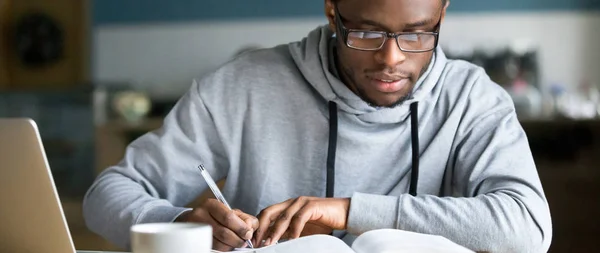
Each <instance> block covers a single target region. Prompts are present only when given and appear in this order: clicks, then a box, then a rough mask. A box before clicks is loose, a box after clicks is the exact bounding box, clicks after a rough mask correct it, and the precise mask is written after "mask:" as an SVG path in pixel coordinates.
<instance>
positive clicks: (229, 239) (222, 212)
mask: <svg viewBox="0 0 600 253" xmlns="http://www.w3.org/2000/svg"><path fill="white" fill-rule="evenodd" d="M175 221H176V222H201V223H206V224H210V225H211V226H212V228H213V249H214V250H218V251H231V250H233V249H234V248H243V247H245V246H246V245H245V241H244V240H246V239H247V240H252V234H253V233H254V231H255V230H256V229H257V228H258V219H257V218H256V217H254V216H252V215H249V214H246V213H243V212H242V211H240V210H233V211H231V210H229V209H227V207H226V206H225V205H223V204H222V203H221V202H219V201H218V200H216V199H208V200H207V201H206V202H204V204H202V206H201V207H197V208H194V210H192V211H190V212H186V213H184V214H182V215H180V216H179V217H178V218H177V220H175Z"/></svg>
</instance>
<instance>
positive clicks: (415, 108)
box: [325, 101, 419, 198]
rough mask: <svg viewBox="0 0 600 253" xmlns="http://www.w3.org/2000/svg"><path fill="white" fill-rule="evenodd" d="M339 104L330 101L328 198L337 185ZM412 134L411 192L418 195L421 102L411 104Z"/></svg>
mask: <svg viewBox="0 0 600 253" xmlns="http://www.w3.org/2000/svg"><path fill="white" fill-rule="evenodd" d="M337 111H338V109H337V104H336V103H335V102H333V101H329V148H328V150H327V186H326V191H325V192H326V194H325V196H326V197H327V198H332V197H333V193H334V185H335V152H336V149H337V135H338V116H337ZM410 121H411V124H410V134H411V144H412V146H411V149H412V172H411V175H410V186H409V194H410V195H412V196H417V184H418V182H419V129H418V127H419V104H418V102H413V103H412V104H410Z"/></svg>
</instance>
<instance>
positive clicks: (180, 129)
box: [83, 26, 552, 252]
mask: <svg viewBox="0 0 600 253" xmlns="http://www.w3.org/2000/svg"><path fill="white" fill-rule="evenodd" d="M331 37H332V34H331V32H330V31H329V29H328V28H327V27H326V26H323V27H319V28H317V29H315V30H314V31H312V32H311V33H310V34H309V35H308V36H307V37H306V38H304V39H303V40H301V41H297V42H293V43H290V44H287V45H280V46H277V47H274V48H270V49H264V50H257V51H254V52H251V53H246V54H243V55H242V56H240V57H238V58H237V59H235V60H232V61H230V62H228V63H226V64H224V65H222V66H221V67H220V68H219V69H218V70H216V71H215V72H213V73H210V74H209V75H206V76H203V77H202V78H200V79H198V80H197V81H194V82H193V84H192V86H191V88H190V89H189V91H188V92H187V93H186V94H185V95H184V96H183V97H182V98H181V99H180V100H179V101H178V103H177V104H176V106H175V107H174V108H173V110H172V111H171V112H170V113H169V114H168V115H167V116H166V118H165V119H164V125H163V126H162V127H161V128H160V129H158V130H156V131H152V132H150V133H147V134H145V135H144V136H142V137H140V138H139V139H137V140H135V141H134V142H132V143H131V144H130V145H129V146H128V148H127V151H126V153H125V154H124V155H125V156H124V158H123V160H122V161H121V162H120V163H119V164H116V165H114V166H112V167H109V168H107V169H106V170H105V171H104V172H103V173H102V174H101V175H99V177H98V178H97V180H96V181H95V182H94V184H93V186H92V187H91V188H90V189H89V192H88V193H87V195H86V198H85V200H84V206H83V210H84V215H85V220H86V222H87V225H88V226H89V228H90V229H91V230H93V231H94V232H96V233H99V234H100V235H102V236H103V237H105V238H107V239H108V240H110V241H111V242H113V243H114V244H116V245H118V246H121V247H124V248H128V247H129V228H130V226H131V225H133V224H137V223H148V222H171V221H173V220H174V219H175V218H176V217H177V216H178V215H179V214H181V213H182V212H184V211H185V210H188V209H186V208H184V206H186V205H187V204H188V203H189V202H191V201H192V200H194V199H195V198H197V197H198V195H199V194H200V193H202V192H203V191H205V190H206V189H207V184H206V183H205V182H204V180H203V178H202V176H201V175H200V172H199V170H198V169H197V167H198V165H199V164H201V163H202V164H204V165H205V166H206V168H207V169H208V170H209V172H210V174H211V175H212V176H213V177H214V178H215V180H219V179H222V178H225V177H226V178H227V181H226V184H225V187H224V189H223V193H224V195H225V197H226V198H227V199H228V200H229V201H230V204H231V205H232V206H233V207H234V208H239V209H241V210H243V211H244V212H246V213H249V214H252V215H257V214H258V213H259V212H260V211H261V210H262V209H264V208H266V207H268V206H270V205H273V204H276V203H280V202H283V201H285V200H287V199H290V198H295V197H299V196H321V197H325V196H326V187H327V157H328V156H329V157H333V158H331V161H330V162H334V164H332V165H333V166H331V167H333V169H334V171H335V173H334V177H330V180H331V181H332V182H331V183H333V185H332V190H333V196H334V197H350V198H351V206H350V212H349V217H348V228H347V230H346V231H336V233H335V235H336V236H339V237H341V238H342V239H344V240H345V241H346V242H347V243H351V242H352V240H353V239H354V238H355V237H356V236H357V235H360V234H361V233H363V232H365V231H369V230H373V229H381V228H395V229H402V230H409V231H416V232H421V233H429V234H436V235H441V236H444V237H447V238H449V239H451V240H453V241H454V242H456V243H459V244H461V245H464V246H466V247H468V248H470V249H473V250H477V251H489V252H545V251H547V250H548V248H549V245H550V241H551V238H552V226H551V218H550V213H549V208H548V204H547V201H546V198H545V196H544V192H543V190H542V186H541V183H540V179H539V177H538V174H537V170H536V166H535V164H534V161H533V159H532V155H531V152H530V149H529V146H528V141H527V137H526V135H525V133H524V131H523V129H522V127H521V125H520V124H519V121H518V120H517V117H516V114H515V110H514V107H513V103H512V100H511V98H510V97H509V96H508V95H507V93H506V92H505V91H504V90H503V89H502V88H501V87H500V86H498V85H496V84H495V83H493V82H492V81H491V80H490V79H489V78H488V76H487V75H486V74H485V72H484V70H483V69H481V68H479V67H477V66H474V65H472V64H470V63H467V62H464V61H457V60H449V59H447V58H446V57H445V56H444V53H443V52H442V50H441V49H437V50H436V52H435V57H434V59H433V61H432V63H431V64H430V66H429V67H428V70H427V72H426V73H425V74H424V75H423V77H422V78H421V79H420V80H419V81H418V83H417V85H416V86H415V89H414V91H413V93H412V97H410V98H409V99H408V100H407V101H406V102H405V103H403V104H401V105H399V106H397V107H395V108H374V107H372V106H370V105H369V104H367V103H365V102H364V101H362V100H361V99H360V98H359V97H357V96H356V95H355V94H354V93H353V92H352V91H350V90H349V89H348V88H347V87H346V86H345V85H344V84H343V83H342V82H341V81H340V80H339V79H338V78H337V77H336V74H335V71H333V69H335V67H332V61H331V51H332V50H331ZM330 102H333V103H330ZM414 102H418V110H416V111H415V110H411V108H410V107H411V106H410V105H411V104H414ZM331 106H334V108H335V110H334V112H337V113H334V114H330V112H329V109H330V108H331ZM411 112H412V113H415V114H418V115H416V116H418V122H415V123H418V124H416V125H415V127H416V128H413V129H412V131H411ZM335 114H337V115H335ZM332 115H333V117H335V119H331V117H332ZM332 120H335V121H336V122H337V124H338V127H337V129H336V131H333V132H332V134H330V122H331V121H332ZM415 131H416V133H414V132H415ZM411 133H412V134H418V137H419V138H418V143H417V144H418V147H417V149H418V153H415V154H416V155H417V157H415V158H418V159H417V161H418V162H419V170H418V173H413V172H414V168H413V167H414V166H413V164H414V161H413V159H412V150H413V149H412V146H411V145H412V142H411V140H413V139H412V138H411ZM332 135H335V136H336V138H334V139H333V140H334V141H335V145H333V146H332V147H333V148H334V149H335V156H332V155H331V154H329V153H328V149H329V143H330V137H331V136H332ZM417 149H415V150H417ZM413 174H414V175H418V179H416V178H413V179H411V175H413ZM411 182H412V184H414V185H415V186H416V189H417V192H416V196H413V195H411V194H408V192H409V187H410V185H411Z"/></svg>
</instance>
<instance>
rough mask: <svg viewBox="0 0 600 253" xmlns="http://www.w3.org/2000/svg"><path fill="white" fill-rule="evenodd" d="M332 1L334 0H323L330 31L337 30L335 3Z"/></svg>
mask: <svg viewBox="0 0 600 253" xmlns="http://www.w3.org/2000/svg"><path fill="white" fill-rule="evenodd" d="M333 1H334V0H325V17H326V18H327V21H328V22H329V29H331V31H332V32H337V29H336V26H335V3H334V2H333Z"/></svg>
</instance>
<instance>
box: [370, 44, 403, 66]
mask: <svg viewBox="0 0 600 253" xmlns="http://www.w3.org/2000/svg"><path fill="white" fill-rule="evenodd" d="M375 56H376V58H377V61H379V62H380V63H381V64H385V65H386V66H389V67H394V66H396V65H398V64H400V63H402V62H403V61H404V60H406V55H405V53H404V52H402V51H401V50H400V48H399V47H398V43H396V40H395V39H393V38H390V39H388V40H387V41H386V42H385V44H383V47H381V49H379V51H377V53H376V55H375Z"/></svg>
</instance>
